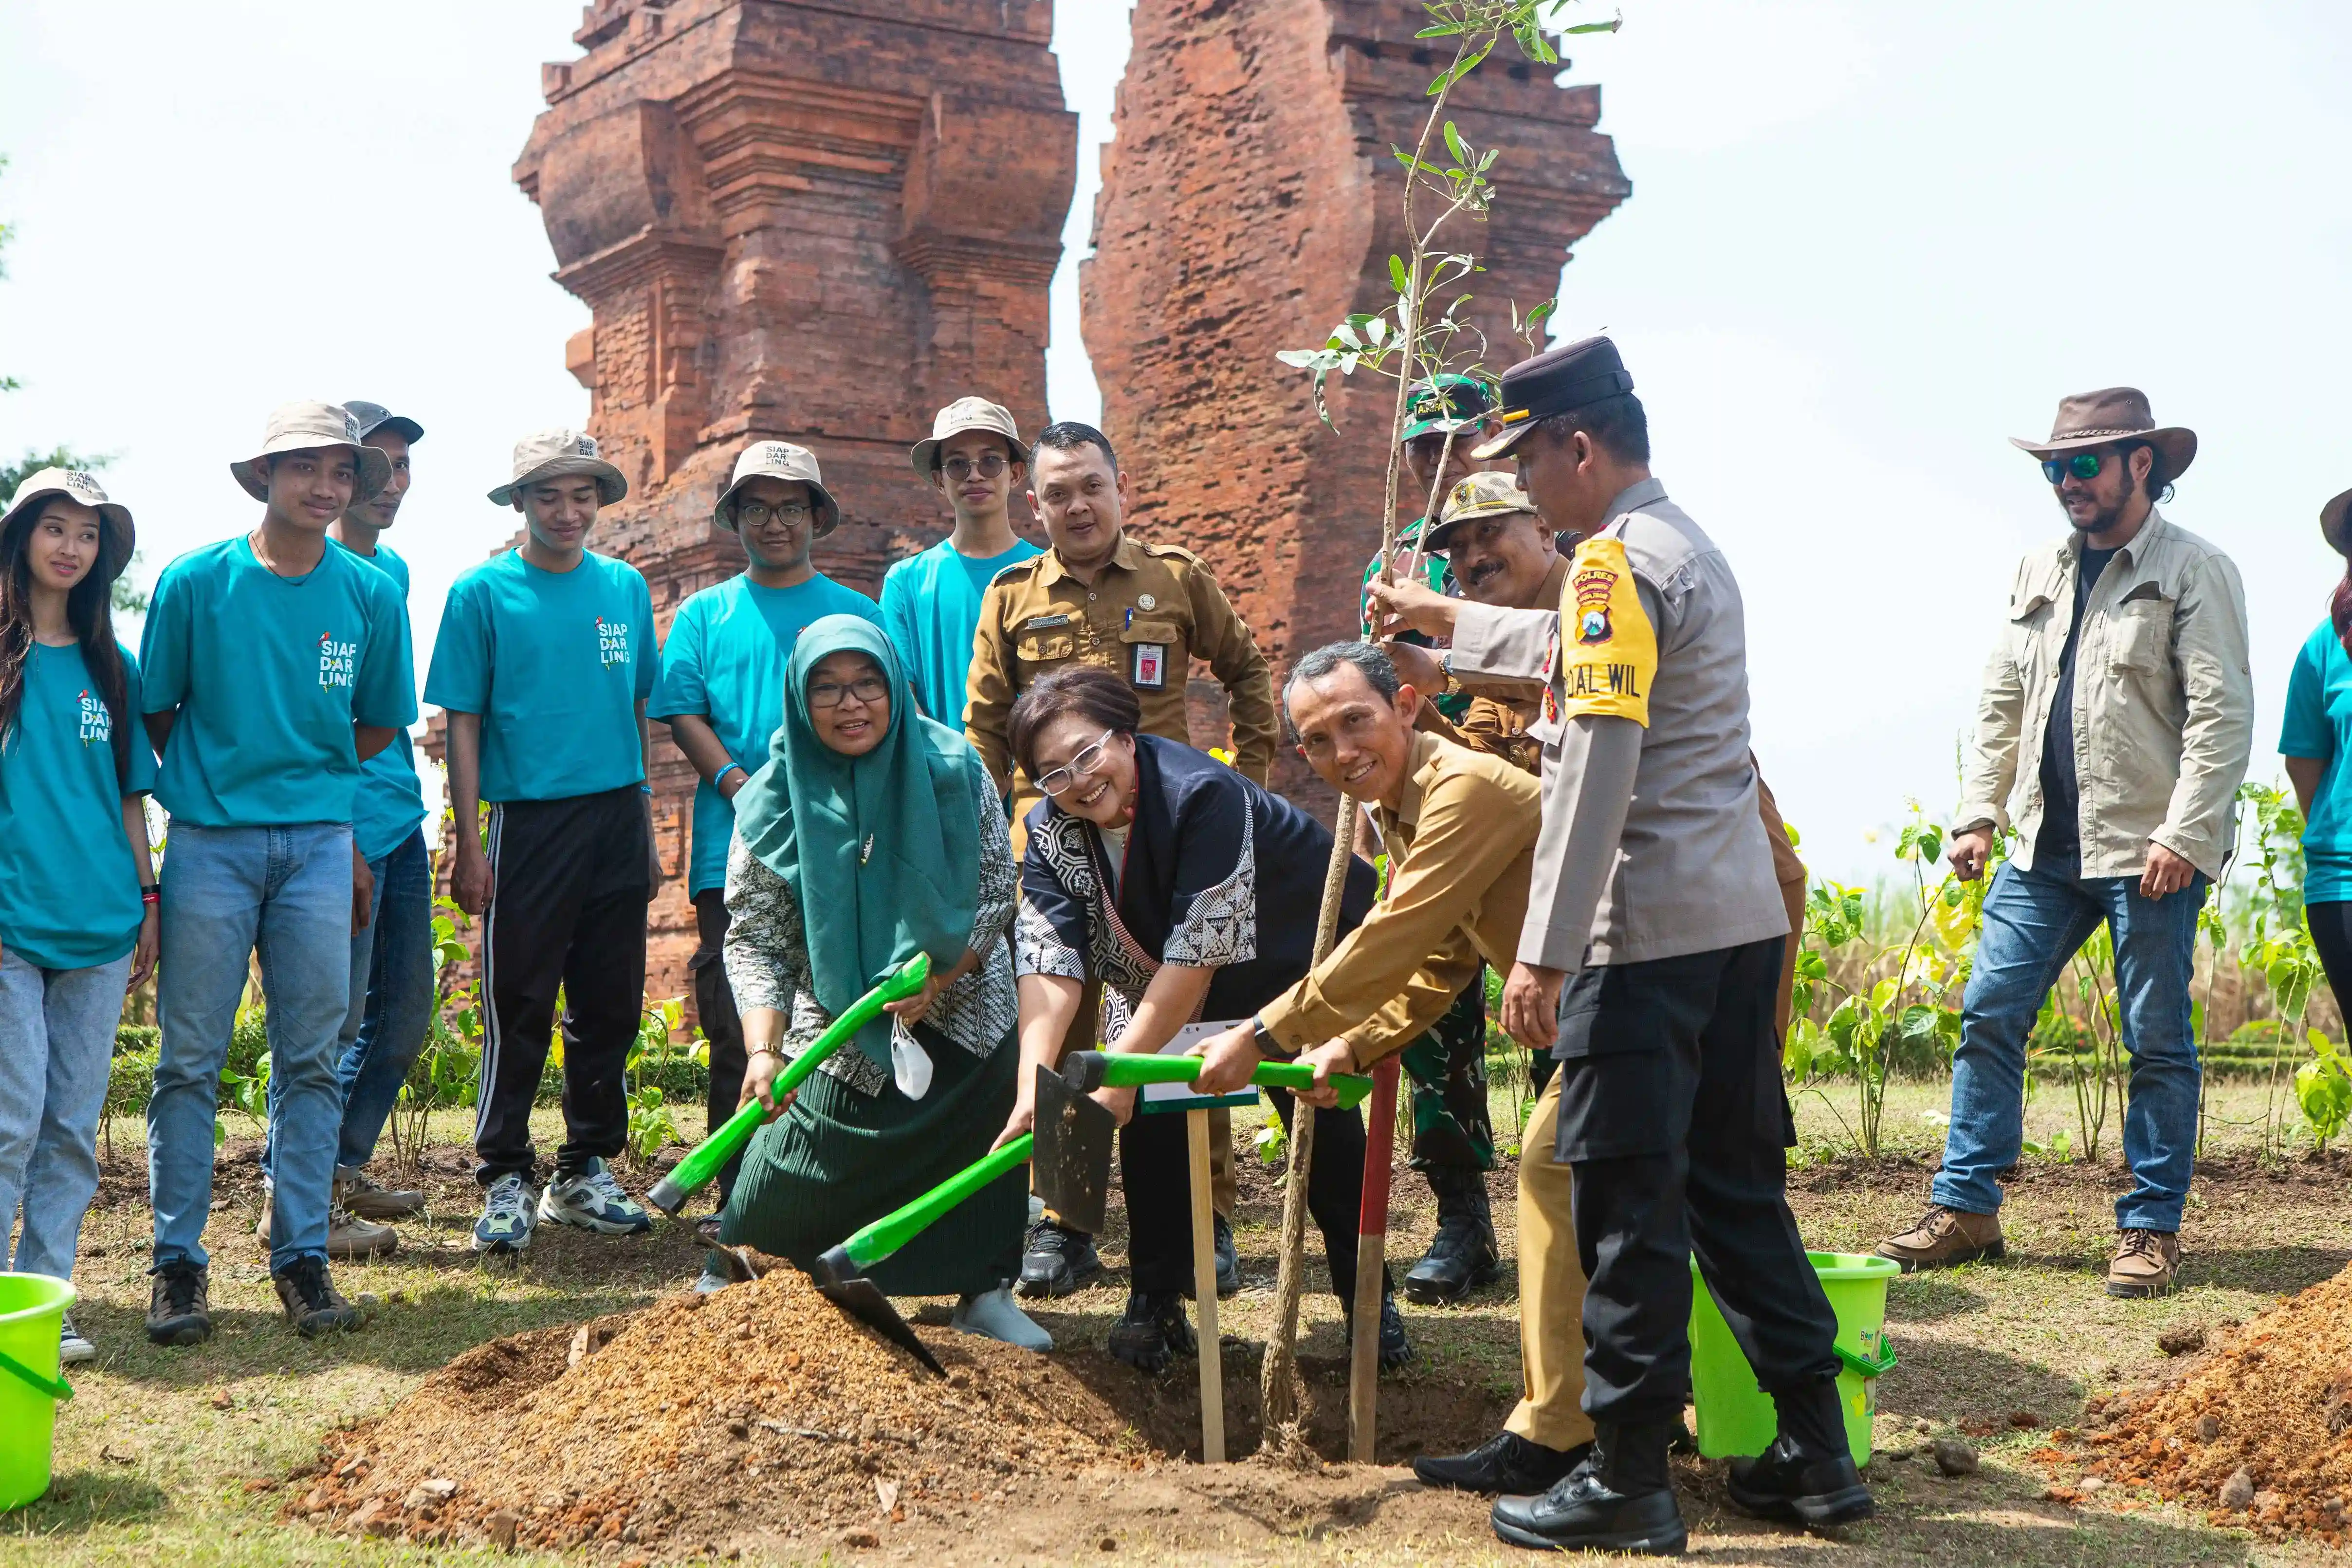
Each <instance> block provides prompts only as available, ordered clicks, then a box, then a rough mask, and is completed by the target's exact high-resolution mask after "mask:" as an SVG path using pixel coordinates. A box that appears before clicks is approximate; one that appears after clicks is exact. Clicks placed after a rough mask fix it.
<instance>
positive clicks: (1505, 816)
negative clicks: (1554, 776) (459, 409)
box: [1258, 734, 1543, 1066]
mask: <svg viewBox="0 0 2352 1568" xmlns="http://www.w3.org/2000/svg"><path fill="white" fill-rule="evenodd" d="M1408 765H1409V767H1410V769H1411V776H1410V778H1409V779H1408V780H1407V782H1406V784H1405V787H1404V791H1403V793H1402V796H1401V797H1400V799H1399V801H1398V804H1397V808H1396V810H1394V811H1390V810H1387V809H1386V808H1385V807H1374V808H1373V813H1372V816H1373V822H1374V824H1375V825H1376V826H1378V827H1379V828H1380V833H1381V846H1382V847H1384V848H1385V849H1386V850H1387V852H1388V858H1389V876H1388V887H1387V889H1386V890H1385V891H1383V892H1382V893H1381V898H1380V901H1379V902H1378V903H1376V904H1374V905H1373V906H1372V910H1371V912H1370V914H1368V915H1366V916H1365V917H1364V920H1363V923H1362V924H1361V925H1359V926H1358V927H1357V928H1356V929H1355V930H1354V931H1349V933H1348V934H1347V936H1346V937H1344V938H1342V939H1341V940H1340V942H1339V945H1337V946H1336V947H1334V948H1332V950H1331V951H1330V952H1329V953H1328V955H1327V956H1326V957H1325V958H1324V960H1323V962H1322V963H1318V964H1317V965H1316V966H1315V968H1314V970H1313V971H1312V972H1311V973H1308V974H1307V977H1306V978H1305V979H1303V980H1301V981H1299V982H1298V983H1297V984H1295V985H1293V986H1291V987H1290V989H1289V990H1287V991H1285V992H1284V993H1283V994H1281V995H1279V996H1277V997H1276V998H1275V999H1274V1001H1273V1002H1272V1003H1270V1004H1269V1005H1266V1006H1265V1007H1263V1008H1260V1009H1259V1011H1258V1018H1259V1021H1260V1022H1262V1023H1263V1024H1265V1026H1266V1029H1267V1030H1268V1032H1270V1033H1271V1034H1272V1035H1273V1036H1274V1037H1275V1038H1276V1040H1277V1041H1279V1042H1280V1043H1281V1044H1282V1045H1283V1046H1284V1047H1286V1048H1287V1049H1290V1050H1294V1051H1297V1050H1306V1049H1308V1048H1310V1047H1315V1046H1319V1045H1321V1044H1323V1043H1324V1042H1325V1041H1326V1040H1330V1039H1335V1038H1345V1039H1346V1040H1347V1041H1348V1044H1349V1049H1350V1051H1351V1052H1352V1053H1353V1055H1354V1057H1355V1059H1356V1062H1357V1064H1358V1065H1359V1066H1362V1065H1366V1064H1369V1063H1370V1062H1374V1061H1377V1060H1379V1059H1380V1058H1382V1057H1384V1056H1387V1055H1388V1054H1390V1053H1391V1051H1396V1050H1401V1049H1402V1048H1403V1047H1405V1046H1407V1045H1410V1044H1411V1043H1412V1041H1413V1040H1414V1039H1415V1038H1416V1037H1419V1036H1420V1035H1421V1033H1422V1032H1423V1030H1425V1029H1427V1028H1428V1027H1429V1026H1431V1025H1432V1024H1434V1023H1435V1022H1437V1020H1438V1019H1439V1018H1441V1017H1443V1016H1444V1014H1445V1010H1446V1009H1447V1008H1448V1007H1451V1006H1452V1005H1454V997H1455V996H1456V995H1457V994H1459V993H1460V992H1461V990H1462V988H1463V987H1464V986H1465V985H1467V984H1469V983H1470V982H1471V981H1472V980H1473V979H1474V978H1475V976H1476V975H1477V973H1478V966H1479V964H1480V963H1482V962H1483V963H1492V964H1494V965H1496V967H1497V968H1501V969H1507V968H1509V967H1510V963H1511V953H1512V952H1513V950H1514V949H1515V948H1516V947H1517V943H1518V940H1519V928H1520V926H1521V925H1522V924H1523V923H1524V922H1525V921H1526V917H1527V908H1528V874H1529V872H1530V871H1531V870H1532V868H1533V866H1534V857H1535V840H1536V833H1537V830H1538V826H1540V824H1541V821H1542V815H1543V808H1542V800H1541V795H1540V792H1539V790H1538V786H1537V784H1536V781H1535V780H1534V779H1532V778H1530V777H1528V774H1527V773H1525V772H1524V771H1523V770H1521V769H1519V768H1517V767H1515V766H1513V765H1512V764H1511V763H1510V762H1509V761H1507V759H1505V758H1502V757H1497V756H1492V755H1489V754H1487V753H1486V752H1474V751H1471V750H1470V749H1469V748H1467V747H1465V746H1457V745H1455V744H1454V743H1453V742H1450V741H1441V740H1439V739H1438V738H1437V737H1436V736H1434V735H1430V734H1417V735H1415V736H1414V737H1413V742H1412V758H1411V761H1410V763H1409V764H1408Z"/></svg>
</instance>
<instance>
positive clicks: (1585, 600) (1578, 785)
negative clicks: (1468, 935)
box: [1451, 338, 1869, 1546]
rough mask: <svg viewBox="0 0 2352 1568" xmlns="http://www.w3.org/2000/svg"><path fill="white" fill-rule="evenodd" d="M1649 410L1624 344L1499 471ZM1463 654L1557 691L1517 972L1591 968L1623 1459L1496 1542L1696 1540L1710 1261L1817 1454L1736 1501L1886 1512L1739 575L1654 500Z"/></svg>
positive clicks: (1802, 1443)
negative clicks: (1812, 1204) (1813, 1193)
mask: <svg viewBox="0 0 2352 1568" xmlns="http://www.w3.org/2000/svg"><path fill="white" fill-rule="evenodd" d="M1632 389H1633V379H1632V377H1631V376H1629V375H1627V374H1625V371H1624V367H1623V364H1622V361H1620V360H1619V358H1618V355H1617V352H1616V348H1615V345H1613V344H1612V343H1611V342H1609V340H1608V339H1606V338H1593V339H1588V340H1586V341H1584V342H1579V343H1574V344H1570V345H1569V346H1567V347H1565V348H1561V349H1558V350H1554V351H1552V352H1551V353H1548V354H1544V355H1541V356H1538V358H1536V359H1533V360H1529V361H1527V362H1525V363H1522V364H1520V365H1517V366H1515V367H1513V369H1512V371H1511V372H1510V373H1509V374H1508V375H1507V376H1506V378H1505V380H1504V401H1505V405H1506V406H1505V411H1504V415H1503V419H1504V423H1505V426H1506V428H1505V431H1504V433H1503V435H1501V436H1500V437H1496V440H1495V441H1493V442H1490V443H1489V444H1488V445H1487V446H1486V447H1484V448H1482V449H1481V452H1480V455H1481V456H1482V457H1494V456H1500V455H1502V453H1503V452H1505V451H1507V450H1508V449H1509V447H1511V446H1512V445H1514V444H1516V442H1517V440H1518V439H1519V437H1521V436H1522V435H1523V434H1524V432H1525V429H1526V428H1527V427H1528V426H1530V425H1531V424H1532V423H1533V421H1535V420H1537V419H1539V418H1541V417H1543V416H1546V415H1548V414H1551V413H1556V412H1565V411H1570V410H1574V409H1578V408H1582V407H1585V406H1588V405H1591V404H1594V403H1597V402H1599V401H1601V400H1603V399H1606V398H1610V397H1614V396H1618V395H1622V394H1625V393H1630V392H1631V391H1632ZM1451 658H1452V663H1453V665H1454V668H1457V669H1460V670H1463V671H1465V673H1467V672H1473V671H1476V672H1481V673H1486V674H1489V675H1493V676H1496V677H1498V678H1502V679H1527V678H1528V677H1531V676H1532V677H1536V678H1538V679H1543V680H1544V681H1545V683H1546V684H1545V687H1544V695H1543V698H1542V706H1541V709H1540V710H1539V713H1538V721H1537V723H1536V725H1535V727H1534V731H1533V732H1534V733H1536V734H1538V736H1539V738H1540V739H1541V740H1542V742H1543V747H1544V757H1543V826H1542V831H1541V834H1540V836H1539V837H1538V843H1537V850H1536V859H1535V868H1534V873H1533V877H1532V880H1531V884H1530V887H1529V889H1528V916H1527V921H1526V925H1525V927H1524V929H1523V931H1522V932H1521V935H1520V939H1519V944H1518V954H1517V956H1518V958H1519V960H1520V961H1521V962H1522V963H1528V964H1530V965H1534V966H1538V967H1542V968H1546V969H1551V970H1556V971H1565V972H1567V973H1568V980H1567V983H1566V985H1565V987H1564V990H1563V993H1562V995H1561V999H1560V1011H1559V1038H1558V1042H1557V1044H1556V1045H1555V1046H1554V1048H1553V1053H1552V1054H1553V1056H1554V1058H1556V1059H1557V1060H1558V1062H1559V1068H1558V1070H1557V1071H1556V1072H1555V1073H1554V1075H1553V1079H1552V1082H1551V1084H1550V1085H1549V1087H1548V1088H1547V1089H1546V1092H1545V1099H1546V1100H1549V1101H1550V1102H1551V1104H1550V1105H1549V1106H1548V1107H1546V1108H1544V1109H1546V1110H1550V1111H1551V1112H1552V1115H1553V1119H1554V1121H1555V1134H1554V1136H1555V1143H1554V1148H1553V1155H1554V1158H1555V1159H1556V1160H1557V1161H1558V1162H1559V1163H1563V1164H1565V1165H1567V1166H1568V1167H1569V1168H1570V1171H1571V1172H1572V1173H1573V1188H1574V1191H1573V1198H1572V1204H1573V1215H1574V1226H1575V1233H1576V1237H1577V1245H1578V1248H1579V1251H1580V1255H1581V1258H1582V1260H1583V1264H1584V1269H1585V1273H1586V1275H1587V1279H1588V1283H1587V1288H1586V1292H1585V1298H1584V1311H1583V1321H1582V1323H1581V1325H1580V1327H1581V1331H1582V1333H1583V1337H1584V1342H1585V1346H1586V1352H1585V1394H1584V1407H1585V1409H1586V1411H1587V1412H1588V1413H1589V1414H1590V1415H1591V1417H1592V1419H1593V1423H1594V1426H1595V1428H1596V1433H1597V1443H1598V1448H1597V1450H1596V1454H1595V1458H1594V1460H1593V1462H1592V1464H1591V1466H1590V1467H1588V1468H1586V1469H1584V1470H1581V1471H1580V1472H1578V1473H1577V1474H1576V1475H1572V1476H1570V1478H1569V1479H1566V1480H1563V1481H1561V1482H1559V1484H1558V1485H1556V1486H1555V1487H1554V1488H1553V1489H1551V1490H1550V1491H1549V1492H1547V1493H1546V1494H1544V1495H1543V1496H1542V1497H1541V1498H1535V1499H1527V1498H1520V1499H1507V1500H1504V1501H1503V1502H1500V1503H1498V1504H1497V1505H1496V1510H1495V1516H1494V1520H1495V1526H1496V1531H1497V1532H1498V1533H1499V1534H1501V1535H1503V1537H1504V1538H1505V1539H1506V1540H1510V1541H1514V1542H1520V1543H1523V1544H1541V1545H1568V1546H1574V1545H1580V1544H1587V1543H1590V1542H1591V1540H1592V1539H1593V1533H1592V1532H1593V1531H1598V1530H1601V1529H1604V1528H1613V1527H1622V1526H1626V1525H1627V1523H1628V1521H1637V1522H1639V1523H1640V1524H1641V1527H1642V1528H1643V1529H1651V1528H1654V1529H1655V1530H1657V1531H1660V1532H1662V1533H1661V1536H1659V1537H1654V1538H1653V1539H1663V1536H1664V1533H1667V1532H1670V1533H1671V1536H1672V1537H1673V1539H1674V1540H1675V1541H1676V1542H1678V1541H1679V1539H1680V1536H1681V1532H1682V1528H1683V1527H1682V1524H1681V1521H1680V1518H1679V1515H1678V1513H1677V1512H1676V1510H1675V1506H1674V1499H1673V1491H1672V1488H1671V1486H1670V1485H1669V1484H1668V1483H1667V1481H1666V1479H1665V1458H1666V1448H1667V1444H1668V1442H1669V1440H1670V1439H1671V1437H1672V1436H1673V1433H1674V1432H1675V1427H1676V1424H1677V1423H1678V1421H1679V1419H1680V1416H1681V1412H1682V1408H1683V1405H1684V1404H1685V1401H1686V1400H1687V1398H1688V1395H1689V1391H1690V1354H1689V1345H1688V1342H1687V1339H1686V1337H1685V1334H1686V1330H1687V1325H1688V1321H1689V1315H1690V1307H1691V1274H1690V1260H1691V1259H1692V1258H1696V1260H1697V1263H1698V1267H1699V1269H1700V1272H1701V1273H1703V1274H1704V1275H1705V1276H1706V1281H1707V1284H1708V1286H1709V1288H1710V1289H1711V1291H1712V1293H1713V1295H1714V1297H1715V1299H1716V1300H1717V1303H1718V1304H1719V1305H1720V1306H1721V1308H1722V1310H1723V1314H1724V1317H1725V1319H1726V1321H1727V1322H1728V1324H1729V1325H1730V1328H1731V1331H1732V1333H1733V1335H1734V1337H1735V1338H1736V1339H1737V1340H1738V1342H1739V1344H1740V1347H1741V1349H1742V1350H1744V1351H1745V1352H1747V1355H1748V1363H1749V1364H1750V1365H1751V1366H1753V1367H1754V1368H1755V1369H1756V1374H1757V1379H1758V1382H1759V1384H1761V1385H1762V1386H1763V1387H1764V1388H1765V1389H1766V1390H1767V1391H1768V1392H1769V1393H1770V1394H1773V1395H1774V1398H1775V1403H1776V1405H1777V1406H1778V1409H1779V1413H1780V1437H1781V1439H1783V1440H1784V1441H1785V1442H1786V1443H1788V1444H1790V1445H1792V1447H1787V1448H1786V1449H1783V1448H1782V1447H1779V1446H1777V1445H1776V1447H1775V1449H1773V1450H1771V1451H1769V1452H1768V1455H1767V1457H1766V1459H1765V1460H1764V1461H1762V1462H1760V1465H1759V1467H1751V1468H1749V1469H1748V1470H1747V1471H1745V1472H1739V1473H1735V1475H1734V1477H1733V1480H1732V1484H1733V1490H1734V1494H1735V1499H1736V1500H1738V1497H1739V1495H1740V1488H1741V1485H1742V1484H1743V1483H1742V1479H1741V1477H1742V1474H1745V1475H1747V1476H1748V1479H1749V1484H1750V1486H1751V1490H1755V1489H1762V1490H1763V1491H1764V1492H1766V1493H1768V1494H1769V1495H1770V1496H1773V1497H1778V1496H1780V1491H1779V1490H1778V1489H1780V1487H1781V1486H1782V1484H1783V1483H1786V1484H1787V1485H1788V1486H1790V1487H1794V1486H1795V1485H1796V1481H1797V1479H1800V1478H1801V1479H1804V1480H1806V1481H1807V1482H1808V1483H1817V1484H1815V1485H1814V1489H1813V1491H1812V1492H1811V1493H1808V1500H1809V1501H1810V1502H1816V1503H1819V1502H1822V1500H1824V1499H1827V1500H1828V1501H1827V1502H1826V1503H1824V1504H1823V1506H1830V1507H1834V1508H1836V1509H1840V1510H1853V1509H1855V1508H1856V1507H1858V1509H1859V1511H1860V1512H1864V1513H1866V1512H1867V1511H1868V1510H1869V1498H1868V1493H1867V1491H1866V1490H1865V1489H1863V1488H1862V1486H1861V1482H1860V1479H1859V1478H1858V1476H1856V1475H1855V1474H1854V1472H1853V1465H1852V1460H1851V1458H1849V1457H1847V1456H1846V1454H1845V1448H1844V1442H1845V1440H1844V1434H1843V1421H1842V1418H1841V1415H1840V1412H1839V1407H1838V1401H1837V1396H1836V1392H1835V1379H1836V1376H1837V1373H1838V1365H1839V1362H1838V1355H1837V1351H1836V1346H1835V1336H1836V1320H1835V1319H1834V1317H1833V1316H1832V1314H1831V1311H1830V1308H1829V1303H1828V1300H1827V1298H1826V1297H1825V1296H1824V1295H1823V1293H1822V1287H1821V1282H1820V1280H1819V1279H1818V1278H1817V1277H1816V1276H1815V1274H1814V1272H1813V1269H1812V1267H1811V1263H1810V1261H1809V1260H1808V1258H1806V1254H1805V1248H1804V1244H1803V1242H1802V1240H1801V1238H1800V1237H1799V1235H1798V1232H1797V1226H1796V1222H1795V1220H1794V1218H1793V1217H1792V1216H1791V1215H1790V1211H1789V1206H1788V1202H1787V1198H1786V1195H1785V1192H1784V1183H1785V1176H1786V1163H1785V1160H1786V1156H1785V1152H1784V1150H1785V1147H1786V1145H1787V1144H1789V1143H1790V1142H1794V1138H1793V1131H1794V1129H1793V1125H1792V1123H1791V1121H1790V1115H1789V1106H1788V1099H1787V1096H1786V1094H1785V1093H1784V1092H1783V1089H1782V1086H1781V1079H1780V1045H1779V1039H1778V1035H1777V1031H1776V1030H1775V1028H1774V1026H1773V1005H1774V994H1775V991H1776V988H1777V983H1778V981H1779V978H1780V971H1781V968H1782V953H1783V949H1784V947H1785V944H1786V943H1787V942H1789V941H1790V930H1789V925H1790V921H1789V914H1788V910H1787V908H1786V907H1785V905H1784V904H1783V902H1782V900H1781V896H1780V888H1779V885H1778V879H1777V878H1776V877H1775V875H1774V869H1773V858H1772V848H1771V846H1770V844H1769V842H1768V841H1767V838H1766V836H1765V833H1764V831H1763V828H1762V826H1761V823H1760V821H1759V808H1758V789H1757V777H1756V769H1755V765H1754V762H1753V759H1752V757H1751V755H1750V753H1749V750H1748V673H1747V647H1746V634H1745V627H1744V623H1743V619H1742V606H1741V603H1740V597H1739V587H1738V582H1737V581H1736V580H1735V579H1734V578H1733V576H1732V574H1731V570H1730V566H1729V564H1728V563H1727V561H1726V560H1725V558H1724V555H1723V552H1721V551H1720V550H1719V549H1717V547H1716V545H1715V544H1714V542H1712V541H1711V540H1709V539H1708V538H1707V537H1706V534H1705V533H1703V532H1702V531H1700V530H1699V528H1698V525H1697V524H1696V522H1694V521H1692V520H1691V519H1690V517H1689V516H1688V515H1687V514H1685V512H1684V511H1683V510H1681V509H1680V508H1679V507H1677V506H1675V504H1674V503H1673V502H1672V501H1671V500H1668V499H1667V496H1666V491H1665V487H1664V485H1663V484H1661V483H1660V482H1658V481H1657V480H1655V479H1643V480H1642V481H1640V482H1638V483H1635V484H1633V485H1632V486H1630V487H1628V488H1627V489H1625V490H1624V491H1623V492H1622V494H1620V495H1618V496H1617V497H1616V498H1615V499H1614V500H1612V503H1611V505H1610V506H1609V508H1608V510H1607V514H1606V517H1605V520H1604V521H1603V523H1602V525H1601V528H1600V529H1599V530H1597V531H1595V532H1594V533H1593V534H1592V535H1591V537H1589V538H1587V539H1585V540H1584V541H1582V542H1580V543H1579V545H1578V546H1577V550H1576V554H1575V557H1574V559H1573V560H1572V562H1571V563H1570V569H1569V573H1568V578H1567V582H1566V584H1564V586H1563V590H1562V595H1561V599H1560V604H1559V609H1558V611H1557V612H1556V613H1555V612H1552V611H1549V610H1512V609H1504V608H1499V607H1496V606H1490V605H1465V606H1464V607H1463V610H1462V612H1461V614H1460V616H1458V617H1457V619H1456V623H1455V627H1454V647H1453V651H1452V656H1451ZM1540 1116H1541V1112H1540V1111H1539V1112H1538V1117H1539V1118H1540ZM1529 1133H1530V1137H1532V1136H1533V1135H1534V1133H1535V1129H1534V1128H1533V1127H1530V1129H1529ZM1577 1329H1578V1325H1570V1324H1561V1325H1559V1330H1558V1332H1559V1334H1561V1335H1562V1336H1566V1335H1568V1334H1572V1333H1574V1332H1576V1331H1577ZM1775 1455H1780V1456H1782V1458H1774V1456H1775ZM1789 1456H1796V1457H1797V1459H1798V1460H1801V1462H1792V1463H1783V1459H1785V1458H1788V1457H1789ZM1776 1467H1777V1468H1776ZM1759 1477H1761V1478H1763V1479H1757V1478H1759ZM1822 1478H1831V1479H1822ZM1841 1478H1842V1479H1841ZM1790 1495H1792V1496H1793V1495H1794V1494H1793V1492H1792V1493H1790ZM1857 1499H1858V1502H1857ZM1853 1516H1854V1514H1853V1512H1852V1511H1846V1512H1842V1513H1840V1514H1838V1515H1837V1517H1840V1518H1843V1517H1853Z"/></svg>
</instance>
